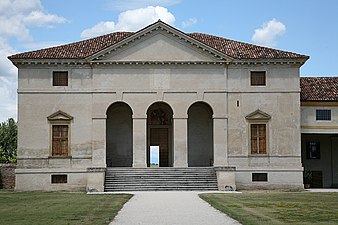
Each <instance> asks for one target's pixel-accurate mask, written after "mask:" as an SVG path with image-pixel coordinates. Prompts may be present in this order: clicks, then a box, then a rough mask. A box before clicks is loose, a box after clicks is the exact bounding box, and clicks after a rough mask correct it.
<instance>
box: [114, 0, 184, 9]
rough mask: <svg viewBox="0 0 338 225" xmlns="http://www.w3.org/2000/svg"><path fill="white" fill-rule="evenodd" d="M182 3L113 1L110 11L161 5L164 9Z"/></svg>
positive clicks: (138, 0)
mask: <svg viewBox="0 0 338 225" xmlns="http://www.w3.org/2000/svg"><path fill="white" fill-rule="evenodd" d="M178 3H180V0H128V1H126V0H113V1H111V3H109V4H108V7H107V8H109V9H113V10H118V11H126V10H131V9H139V8H144V7H146V6H150V5H159V6H163V7H167V6H172V5H175V4H178Z"/></svg>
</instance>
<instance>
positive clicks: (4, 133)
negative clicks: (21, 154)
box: [0, 118, 18, 163]
mask: <svg viewBox="0 0 338 225" xmlns="http://www.w3.org/2000/svg"><path fill="white" fill-rule="evenodd" d="M17 134H18V128H17V124H16V122H15V120H14V119H13V118H10V119H8V120H7V121H6V122H2V123H0V163H15V162H16V149H17Z"/></svg>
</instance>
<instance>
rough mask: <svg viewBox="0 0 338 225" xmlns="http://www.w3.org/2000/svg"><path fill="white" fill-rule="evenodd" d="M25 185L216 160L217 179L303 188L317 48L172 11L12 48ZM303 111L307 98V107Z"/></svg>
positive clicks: (86, 181) (77, 185)
mask: <svg viewBox="0 0 338 225" xmlns="http://www.w3.org/2000/svg"><path fill="white" fill-rule="evenodd" d="M9 59H10V60H11V61H12V62H13V64H14V65H15V66H17V67H18V71H19V72H18V77H19V79H18V80H19V83H18V133H19V136H18V165H17V169H16V190H77V189H85V188H87V190H89V189H95V190H98V191H102V190H103V188H104V177H105V168H107V167H134V168H147V167H149V166H150V150H149V149H150V146H159V149H160V150H159V157H160V159H159V164H160V165H159V166H160V167H174V168H187V167H214V168H216V170H217V176H218V187H219V188H220V189H222V187H225V186H228V185H229V186H237V188H301V187H303V181H302V172H303V167H302V164H301V127H300V126H301V123H300V121H301V117H300V110H301V109H300V75H299V69H300V67H301V66H302V65H303V64H304V63H305V62H306V60H307V59H308V56H305V55H301V54H296V53H291V52H286V51H281V50H275V49H271V48H265V47H259V46H255V45H251V44H247V43H242V42H237V41H233V40H229V39H225V38H222V37H216V36H213V35H208V34H201V33H184V32H182V31H180V30H177V29H176V28H173V27H171V26H169V25H167V24H165V23H163V22H161V21H158V22H156V23H154V24H151V25H149V26H147V27H145V28H143V29H141V30H140V31H138V32H135V33H133V32H116V33H111V34H107V35H103V36H100V37H96V38H92V39H88V40H83V41H79V42H75V43H71V44H66V45H62V46H57V47H53V48H47V49H42V50H37V51H32V52H25V53H21V54H17V55H13V56H10V57H9ZM302 110H303V108H302Z"/></svg>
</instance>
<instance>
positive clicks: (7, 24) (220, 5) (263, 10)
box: [0, 0, 338, 121]
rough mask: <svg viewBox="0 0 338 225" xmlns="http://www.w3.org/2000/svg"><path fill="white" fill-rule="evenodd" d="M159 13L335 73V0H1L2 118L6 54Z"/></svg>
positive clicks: (191, 28) (192, 28)
mask: <svg viewBox="0 0 338 225" xmlns="http://www.w3.org/2000/svg"><path fill="white" fill-rule="evenodd" d="M159 18H160V19H161V20H163V21H165V22H167V23H169V24H171V25H173V26H174V27H176V28H178V29H180V30H182V31H184V32H201V33H208V34H213V35H217V36H222V37H225V38H229V39H234V40H238V41H243V42H248V43H254V44H259V45H265V46H270V47H273V48H277V49H282V50H288V51H292V52H297V53H302V54H306V55H309V56H310V60H309V61H308V62H307V63H306V64H305V65H304V66H303V67H302V69H301V75H302V76H334V75H336V76H337V75H338V63H337V59H338V44H337V40H338V1H337V0H283V1H273V0H236V1H235V0H231V1H229V0H209V1H192V0H129V1H127V0H95V1H94V0H93V1H89V0H87V1H83V0H0V121H4V120H5V119H7V118H9V117H14V118H16V104H17V100H16V89H17V71H16V69H15V67H14V66H13V65H11V63H10V62H9V61H8V60H7V59H6V56H8V55H11V54H14V53H17V52H23V51H29V50H32V49H39V48H44V47H49V46H53V45H59V44H64V43H70V42H74V41H78V40H82V39H85V38H88V37H92V36H97V35H100V34H104V33H110V32H114V31H119V30H127V31H136V30H138V29H140V28H142V27H144V26H146V25H147V24H149V23H151V22H154V21H156V20H158V19H159Z"/></svg>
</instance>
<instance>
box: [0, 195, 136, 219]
mask: <svg viewBox="0 0 338 225" xmlns="http://www.w3.org/2000/svg"><path fill="white" fill-rule="evenodd" d="M131 196H132V195H126V194H119V195H87V194H84V193H65V192H22V193H20V192H18V193H16V192H8V191H0V224H6V225H21V224H24V225H29V224H34V225H40V224H41V225H48V224H53V225H54V224H57V225H62V224H67V225H71V224H81V225H85V224H88V225H89V224H90V225H96V224H109V223H110V222H111V221H112V220H113V218H114V217H115V216H116V214H117V212H118V211H119V210H120V209H121V208H122V206H123V204H124V203H126V202H127V201H128V200H129V199H130V198H131Z"/></svg>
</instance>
